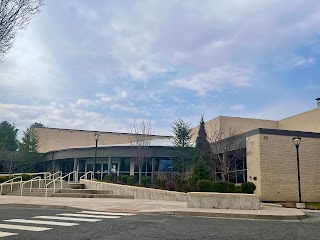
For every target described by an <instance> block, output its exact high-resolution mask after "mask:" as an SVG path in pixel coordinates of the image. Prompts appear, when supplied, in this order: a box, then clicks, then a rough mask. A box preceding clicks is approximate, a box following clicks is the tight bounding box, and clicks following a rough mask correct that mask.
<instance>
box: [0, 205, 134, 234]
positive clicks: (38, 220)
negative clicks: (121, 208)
mask: <svg viewBox="0 0 320 240" xmlns="http://www.w3.org/2000/svg"><path fill="white" fill-rule="evenodd" d="M135 215H136V214H133V213H121V212H98V211H81V212H77V213H59V214H56V215H54V216H34V217H32V219H6V220H2V223H0V238H2V237H9V236H15V235H18V234H19V233H20V232H19V230H21V231H32V232H42V231H47V230H51V229H53V228H54V227H55V226H63V227H72V226H77V225H80V224H81V223H83V222H92V223H94V222H99V221H102V220H103V219H117V218H121V217H124V216H135ZM20 224H21V225H20ZM23 224H28V225H23ZM3 229H4V231H2V230H3ZM7 230H9V231H7ZM15 230H18V232H15Z"/></svg>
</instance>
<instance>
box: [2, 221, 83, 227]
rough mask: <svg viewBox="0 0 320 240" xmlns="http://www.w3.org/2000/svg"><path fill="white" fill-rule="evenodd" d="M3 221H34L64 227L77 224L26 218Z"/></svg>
mask: <svg viewBox="0 0 320 240" xmlns="http://www.w3.org/2000/svg"><path fill="white" fill-rule="evenodd" d="M4 221H6V222H17V223H34V224H41V225H55V226H64V227H71V226H75V225H79V224H78V223H66V222H53V221H39V220H27V219H10V220H4Z"/></svg>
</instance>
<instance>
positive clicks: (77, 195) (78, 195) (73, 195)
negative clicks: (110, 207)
mask: <svg viewBox="0 0 320 240" xmlns="http://www.w3.org/2000/svg"><path fill="white" fill-rule="evenodd" d="M52 197H70V198H123V199H133V196H127V195H116V194H90V193H53V194H52Z"/></svg>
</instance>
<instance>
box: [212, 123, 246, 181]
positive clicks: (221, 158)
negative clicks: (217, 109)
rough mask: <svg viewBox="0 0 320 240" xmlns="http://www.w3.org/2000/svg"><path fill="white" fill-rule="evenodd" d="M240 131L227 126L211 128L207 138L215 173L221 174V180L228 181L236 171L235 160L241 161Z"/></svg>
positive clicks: (242, 156)
mask: <svg viewBox="0 0 320 240" xmlns="http://www.w3.org/2000/svg"><path fill="white" fill-rule="evenodd" d="M239 134H240V130H238V129H236V128H234V127H232V126H228V125H221V126H220V127H217V126H213V128H212V129H211V134H210V136H209V137H208V139H209V142H210V146H211V148H212V152H213V155H214V156H213V161H214V165H215V169H216V172H221V180H222V181H229V180H230V178H231V177H237V176H230V175H231V173H234V170H235V169H236V164H237V163H236V161H237V159H243V158H244V155H243V146H242V142H241V138H239Z"/></svg>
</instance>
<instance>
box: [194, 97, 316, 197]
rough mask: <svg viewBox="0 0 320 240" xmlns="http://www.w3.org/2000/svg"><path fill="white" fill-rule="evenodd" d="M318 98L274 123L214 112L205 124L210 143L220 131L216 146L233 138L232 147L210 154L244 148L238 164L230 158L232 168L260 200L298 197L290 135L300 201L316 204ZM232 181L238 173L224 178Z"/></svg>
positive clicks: (195, 135)
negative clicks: (253, 187)
mask: <svg viewBox="0 0 320 240" xmlns="http://www.w3.org/2000/svg"><path fill="white" fill-rule="evenodd" d="M317 101H318V107H317V108H315V109H312V110H310V111H307V112H304V113H301V114H298V115H295V116H292V117H289V118H286V119H282V120H279V121H273V120H260V119H250V118H239V117H227V116H219V117H217V118H214V119H212V120H210V121H208V122H206V123H205V127H206V131H207V134H208V139H209V142H210V140H211V144H212V145H213V142H214V140H216V139H217V138H216V135H217V133H219V134H220V139H218V141H217V142H216V144H219V143H220V144H222V145H223V143H224V142H225V141H229V140H230V139H232V146H231V147H230V148H229V149H228V151H227V152H222V151H221V152H220V151H219V152H215V154H230V153H231V152H232V151H235V150H237V149H238V150H242V151H244V152H245V154H244V157H243V160H242V163H241V162H240V164H237V162H235V167H234V168H230V169H231V172H232V171H236V172H239V171H240V172H241V174H242V177H241V178H245V181H249V182H253V183H254V184H255V185H256V187H257V189H256V191H255V193H257V194H259V195H260V196H261V200H262V201H298V199H299V198H298V173H297V172H298V166H297V154H296V147H295V145H294V144H293V138H295V137H300V138H301V144H300V146H299V158H300V169H299V170H300V176H301V195H302V201H310V202H319V201H320V187H319V186H320V174H319V172H320V106H319V105H320V103H319V101H320V99H317ZM230 129H232V130H233V131H232V134H230V131H228V130H230ZM197 131H198V127H196V128H194V129H193V132H194V134H193V137H194V139H195V138H196V137H197ZM231 135H232V136H231ZM241 164H242V166H241ZM218 175H219V172H218ZM243 176H245V177H243ZM241 178H240V182H241V181H242V179H241ZM237 179H239V174H233V175H232V174H231V177H230V179H229V180H231V181H233V182H236V180H237Z"/></svg>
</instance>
